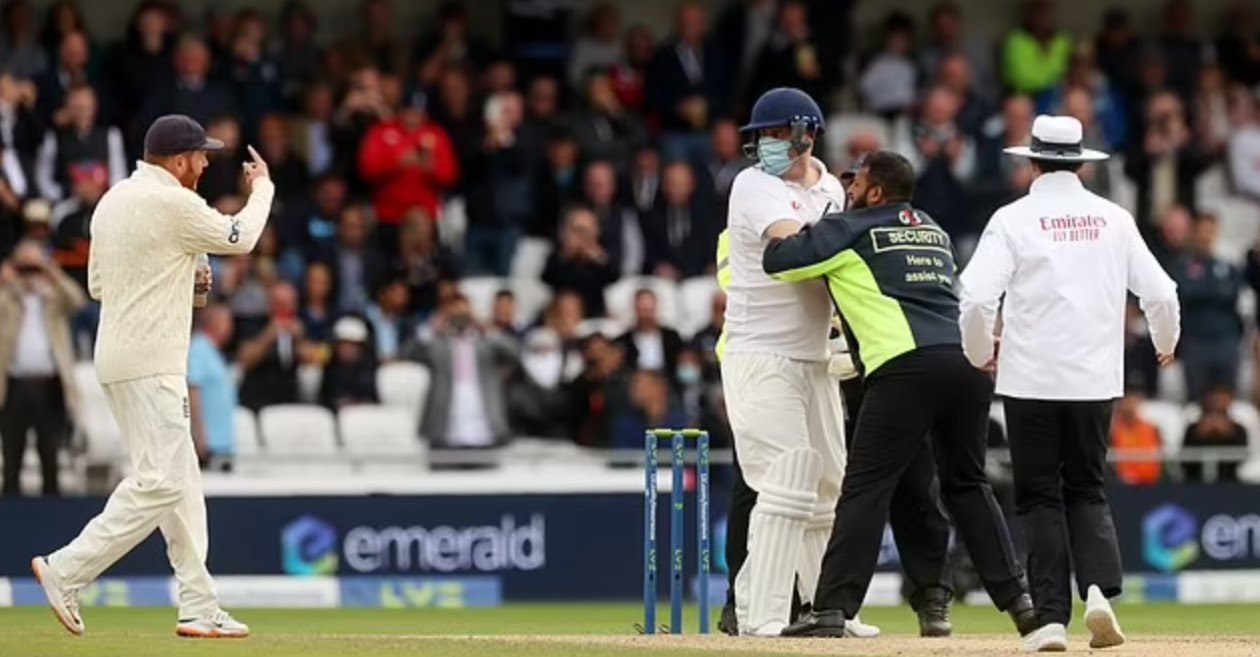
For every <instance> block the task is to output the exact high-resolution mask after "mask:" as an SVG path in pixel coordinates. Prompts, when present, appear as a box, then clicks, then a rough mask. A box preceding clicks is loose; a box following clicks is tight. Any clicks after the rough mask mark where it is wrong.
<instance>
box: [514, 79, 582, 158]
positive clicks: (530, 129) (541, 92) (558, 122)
mask: <svg viewBox="0 0 1260 657" xmlns="http://www.w3.org/2000/svg"><path fill="white" fill-rule="evenodd" d="M525 102H526V112H525V119H524V121H523V122H522V123H521V125H520V133H521V141H522V145H523V146H524V148H525V151H526V153H528V154H530V155H531V156H534V154H535V153H541V152H542V151H543V147H544V145H545V144H546V143H547V136H548V135H550V134H552V133H554V132H556V131H557V130H560V129H566V130H567V129H568V128H569V127H570V126H569V123H570V122H569V121H568V120H567V118H566V117H563V116H561V114H560V83H559V82H558V81H557V80H556V78H554V77H551V76H550V75H540V76H538V77H535V78H534V79H532V80H530V81H529V91H528V94H527V96H526V99H525ZM535 157H536V156H535ZM536 161H537V162H539V163H540V162H541V161H542V158H537V157H536Z"/></svg>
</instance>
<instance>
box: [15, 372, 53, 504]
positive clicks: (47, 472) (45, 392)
mask: <svg viewBox="0 0 1260 657" xmlns="http://www.w3.org/2000/svg"><path fill="white" fill-rule="evenodd" d="M69 427H70V423H69V420H68V416H67V414H66V403H65V399H64V396H63V392H62V389H61V381H60V380H59V379H58V378H57V377H49V378H38V379H35V378H29V379H28V378H13V377H10V378H9V382H8V393H7V394H6V396H5V400H4V407H3V408H0V441H2V442H3V443H4V445H3V451H4V484H3V493H4V495H20V494H21V473H22V457H23V456H24V455H25V453H26V435H27V433H28V432H29V431H30V430H31V429H34V430H35V448H36V449H37V450H38V451H39V466H40V471H41V472H42V473H43V477H44V495H60V494H61V487H60V486H59V485H58V483H57V454H58V451H59V450H60V449H61V446H62V445H63V444H65V441H66V436H67V433H68V430H69Z"/></svg>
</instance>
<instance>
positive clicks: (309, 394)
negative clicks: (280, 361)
mask: <svg viewBox="0 0 1260 657" xmlns="http://www.w3.org/2000/svg"><path fill="white" fill-rule="evenodd" d="M323 380H324V368H323V366H320V365H312V364H310V363H302V364H301V365H298V368H297V387H298V389H297V394H298V401H300V402H302V403H303V404H314V403H317V402H318V401H319V385H320V383H321V382H322V381H323Z"/></svg>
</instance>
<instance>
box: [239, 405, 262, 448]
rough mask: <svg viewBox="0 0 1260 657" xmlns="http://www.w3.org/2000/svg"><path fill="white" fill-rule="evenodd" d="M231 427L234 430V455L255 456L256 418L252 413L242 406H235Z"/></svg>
mask: <svg viewBox="0 0 1260 657" xmlns="http://www.w3.org/2000/svg"><path fill="white" fill-rule="evenodd" d="M232 426H233V427H234V428H235V429H236V446H235V449H236V455H237V456H245V457H253V456H257V455H258V452H259V445H258V418H257V417H256V416H255V415H254V412H253V411H251V410H249V409H248V408H245V407H244V406H237V407H236V413H235V415H234V416H233V418H232Z"/></svg>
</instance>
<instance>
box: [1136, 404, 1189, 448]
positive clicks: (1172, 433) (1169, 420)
mask: <svg viewBox="0 0 1260 657" xmlns="http://www.w3.org/2000/svg"><path fill="white" fill-rule="evenodd" d="M1138 414H1139V415H1141V416H1142V419H1144V420H1146V421H1147V422H1150V423H1151V424H1153V425H1155V428H1156V429H1159V437H1160V439H1161V440H1162V441H1163V444H1164V454H1166V455H1168V456H1172V455H1175V454H1176V453H1177V452H1179V451H1181V441H1182V439H1183V438H1184V437H1185V434H1186V412H1185V409H1184V408H1183V407H1182V406H1181V404H1176V403H1173V402H1167V401H1159V400H1154V399H1152V400H1147V401H1144V402H1142V406H1141V407H1140V408H1139V409H1138Z"/></svg>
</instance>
